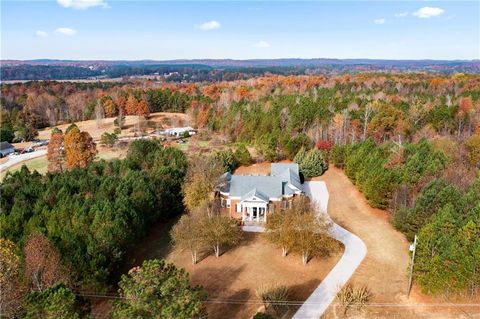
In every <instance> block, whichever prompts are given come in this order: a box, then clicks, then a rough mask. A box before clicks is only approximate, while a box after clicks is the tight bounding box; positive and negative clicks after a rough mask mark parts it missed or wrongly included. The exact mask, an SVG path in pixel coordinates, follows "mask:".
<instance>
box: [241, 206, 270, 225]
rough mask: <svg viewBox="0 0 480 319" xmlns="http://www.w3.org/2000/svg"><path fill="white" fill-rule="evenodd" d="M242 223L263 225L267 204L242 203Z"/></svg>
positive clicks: (265, 219)
mask: <svg viewBox="0 0 480 319" xmlns="http://www.w3.org/2000/svg"><path fill="white" fill-rule="evenodd" d="M241 209H242V222H244V223H246V222H249V223H252V222H255V223H262V224H263V223H265V222H266V221H267V211H268V203H259V202H246V201H244V202H242V203H241Z"/></svg>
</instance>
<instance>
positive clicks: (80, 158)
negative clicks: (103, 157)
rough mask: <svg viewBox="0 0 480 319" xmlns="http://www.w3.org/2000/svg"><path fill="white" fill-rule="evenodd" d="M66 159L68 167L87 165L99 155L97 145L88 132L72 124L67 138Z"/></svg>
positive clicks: (65, 143)
mask: <svg viewBox="0 0 480 319" xmlns="http://www.w3.org/2000/svg"><path fill="white" fill-rule="evenodd" d="M64 145H65V160H66V164H67V167H68V168H73V167H86V166H87V165H88V164H89V163H90V162H92V161H93V160H94V158H95V155H97V146H96V144H95V142H94V141H93V139H92V137H91V136H90V134H88V132H81V131H80V130H79V128H78V127H77V126H76V125H75V124H72V125H70V127H69V128H68V129H67V131H66V134H65V138H64Z"/></svg>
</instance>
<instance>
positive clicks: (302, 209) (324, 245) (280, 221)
mask: <svg viewBox="0 0 480 319" xmlns="http://www.w3.org/2000/svg"><path fill="white" fill-rule="evenodd" d="M329 227H330V226H329V224H328V223H327V221H326V220H325V218H322V217H321V215H318V214H317V212H316V211H315V208H314V207H313V206H312V205H311V204H310V202H309V201H308V199H307V198H305V197H301V198H300V199H299V200H298V201H296V202H294V203H293V206H292V208H289V209H287V210H285V212H281V213H278V214H274V215H272V216H271V217H270V218H269V220H267V225H266V236H267V238H268V239H269V240H270V241H271V242H272V243H274V244H276V245H278V246H280V247H282V256H286V254H287V253H288V252H289V251H290V250H291V251H294V252H297V253H299V254H301V256H302V262H303V264H304V265H306V264H307V262H308V260H309V258H310V257H312V256H313V255H321V256H324V255H328V253H329V251H330V250H332V249H334V248H335V246H336V242H335V241H334V240H333V239H332V238H330V237H329V236H328V231H329Z"/></svg>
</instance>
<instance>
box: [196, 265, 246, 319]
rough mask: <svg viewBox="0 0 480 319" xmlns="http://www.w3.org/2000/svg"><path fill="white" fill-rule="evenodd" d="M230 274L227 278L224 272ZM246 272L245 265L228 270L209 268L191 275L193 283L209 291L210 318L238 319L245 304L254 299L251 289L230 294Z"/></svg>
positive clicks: (208, 307)
mask: <svg viewBox="0 0 480 319" xmlns="http://www.w3.org/2000/svg"><path fill="white" fill-rule="evenodd" d="M225 271H226V272H228V274H229V275H228V276H225V275H224V273H223V272H225ZM243 271H245V265H240V266H232V267H229V268H228V269H220V268H214V267H208V268H205V269H203V270H202V271H200V272H195V273H193V274H192V275H191V281H192V282H194V283H195V284H200V285H202V286H203V287H204V288H205V290H207V291H208V301H207V311H208V318H238V317H239V314H240V312H241V311H242V310H243V308H244V307H245V303H246V302H247V301H248V300H249V299H250V298H252V296H250V292H249V289H246V288H244V289H239V290H234V291H232V292H230V290H231V286H232V285H233V283H234V282H235V281H236V280H237V278H238V276H239V275H240V274H241V273H242V272H243Z"/></svg>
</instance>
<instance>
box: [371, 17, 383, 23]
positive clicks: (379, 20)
mask: <svg viewBox="0 0 480 319" xmlns="http://www.w3.org/2000/svg"><path fill="white" fill-rule="evenodd" d="M385 21H386V20H385V19H384V18H378V19H375V20H373V23H375V24H385Z"/></svg>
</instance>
